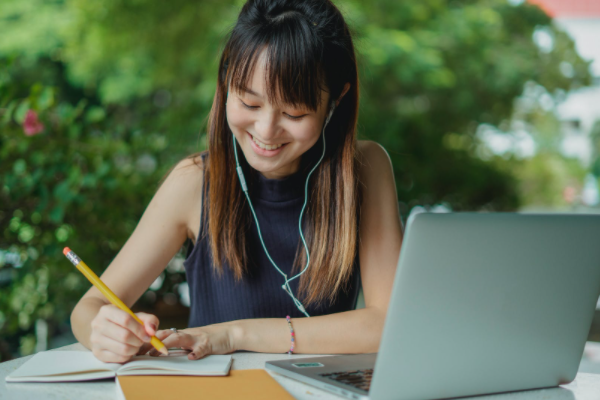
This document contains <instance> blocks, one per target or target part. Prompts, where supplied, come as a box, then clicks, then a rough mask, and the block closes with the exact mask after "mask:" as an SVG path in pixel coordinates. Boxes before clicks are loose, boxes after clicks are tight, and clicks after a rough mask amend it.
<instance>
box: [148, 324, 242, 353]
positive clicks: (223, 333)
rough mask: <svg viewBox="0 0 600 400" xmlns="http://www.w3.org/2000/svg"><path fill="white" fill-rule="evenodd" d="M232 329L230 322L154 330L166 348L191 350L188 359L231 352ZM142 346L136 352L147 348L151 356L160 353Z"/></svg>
mask: <svg viewBox="0 0 600 400" xmlns="http://www.w3.org/2000/svg"><path fill="white" fill-rule="evenodd" d="M233 330H234V329H233V325H232V324H231V323H224V324H215V325H208V326H203V327H200V328H188V329H182V330H177V332H174V331H172V330H170V329H164V330H159V331H157V332H156V337H157V338H159V339H160V340H161V341H162V342H163V343H164V344H165V346H166V348H167V349H169V348H173V347H181V348H182V349H185V350H191V353H190V354H188V359H190V360H197V359H199V358H202V357H205V356H207V355H209V354H228V353H233V352H234V351H235V350H236V349H235V343H234V334H233ZM144 347H145V348H142V349H140V352H139V353H138V354H144V353H145V352H146V351H148V350H150V352H149V353H148V354H149V355H151V356H158V355H159V354H160V353H159V352H158V351H157V350H156V349H155V348H152V347H150V348H148V347H147V346H144Z"/></svg>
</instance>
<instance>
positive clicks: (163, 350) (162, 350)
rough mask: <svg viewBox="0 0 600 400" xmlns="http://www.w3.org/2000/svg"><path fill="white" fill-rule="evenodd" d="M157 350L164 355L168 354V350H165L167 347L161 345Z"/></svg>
mask: <svg viewBox="0 0 600 400" xmlns="http://www.w3.org/2000/svg"><path fill="white" fill-rule="evenodd" d="M158 351H160V352H161V353H163V354H164V355H165V356H168V355H169V350H167V347H166V346H165V347H161V348H160V349H159V350H158Z"/></svg>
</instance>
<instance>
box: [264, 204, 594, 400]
mask: <svg viewBox="0 0 600 400" xmlns="http://www.w3.org/2000/svg"><path fill="white" fill-rule="evenodd" d="M599 241H600V215H557V214H512V213H489V214H479V213H450V214H430V213H422V214H417V215H415V216H414V218H409V222H408V224H407V229H406V236H405V238H404V243H403V245H402V251H401V252H400V257H399V260H398V268H397V271H396V276H395V280H394V285H393V290H392V295H391V299H390V303H389V307H388V312H387V316H386V321H385V325H384V329H383V334H382V338H381V342H380V345H379V352H378V353H374V354H355V355H342V356H320V357H310V358H295V357H290V359H288V360H284V361H270V362H267V363H266V368H267V369H269V370H271V371H274V372H277V373H279V374H282V375H285V376H287V377H290V378H294V379H296V380H299V381H301V382H304V383H307V384H311V385H314V386H316V387H319V388H321V389H324V390H327V391H331V392H333V393H336V394H338V395H341V396H344V397H346V398H349V399H370V400H383V399H395V400H409V399H410V400H429V399H440V398H449V397H463V396H473V395H482V394H491V393H500V392H509V391H518V390H526V389H538V388H547V387H554V386H558V385H561V384H566V383H569V382H571V381H572V380H573V379H575V376H576V374H577V370H578V367H579V363H580V360H581V356H582V354H583V348H584V345H585V342H586V339H587V336H588V332H589V329H590V325H591V323H592V318H593V315H594V311H595V308H596V303H597V301H598V297H599V296H600V245H599ZM300 340H302V338H300Z"/></svg>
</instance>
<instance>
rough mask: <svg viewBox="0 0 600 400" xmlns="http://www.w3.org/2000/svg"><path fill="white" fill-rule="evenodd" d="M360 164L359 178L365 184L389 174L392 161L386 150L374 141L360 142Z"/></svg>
mask: <svg viewBox="0 0 600 400" xmlns="http://www.w3.org/2000/svg"><path fill="white" fill-rule="evenodd" d="M356 150H357V158H358V164H359V176H360V178H361V181H362V182H363V183H367V182H368V181H370V180H371V179H373V178H377V177H381V174H384V175H385V174H389V173H390V172H391V170H392V161H391V159H390V156H389V154H388V152H387V151H386V150H385V148H384V147H383V146H382V145H380V144H379V143H377V142H374V141H372V140H359V141H358V143H357V146H356Z"/></svg>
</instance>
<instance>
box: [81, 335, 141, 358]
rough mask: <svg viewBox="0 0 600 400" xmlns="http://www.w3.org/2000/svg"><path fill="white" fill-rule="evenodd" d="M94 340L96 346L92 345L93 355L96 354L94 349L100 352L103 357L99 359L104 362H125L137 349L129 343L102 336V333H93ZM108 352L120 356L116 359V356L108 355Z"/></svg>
mask: <svg viewBox="0 0 600 400" xmlns="http://www.w3.org/2000/svg"><path fill="white" fill-rule="evenodd" d="M94 336H95V337H94V342H95V344H96V346H94V349H93V351H92V352H93V353H94V355H96V351H98V352H100V354H102V355H103V357H105V358H100V360H102V361H104V362H125V361H128V360H130V359H131V357H132V356H134V355H135V354H136V353H137V351H138V348H139V347H138V346H131V345H129V344H126V343H121V342H118V341H116V340H114V339H112V338H110V337H107V336H104V335H102V334H95V335H94ZM107 352H108V353H111V354H114V355H118V356H121V358H119V359H118V360H117V358H115V357H112V356H110V357H109V356H108V355H107ZM96 357H98V355H96ZM106 357H108V359H110V360H111V361H108V360H107V359H106Z"/></svg>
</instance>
